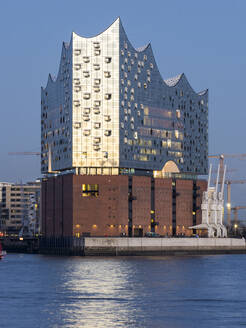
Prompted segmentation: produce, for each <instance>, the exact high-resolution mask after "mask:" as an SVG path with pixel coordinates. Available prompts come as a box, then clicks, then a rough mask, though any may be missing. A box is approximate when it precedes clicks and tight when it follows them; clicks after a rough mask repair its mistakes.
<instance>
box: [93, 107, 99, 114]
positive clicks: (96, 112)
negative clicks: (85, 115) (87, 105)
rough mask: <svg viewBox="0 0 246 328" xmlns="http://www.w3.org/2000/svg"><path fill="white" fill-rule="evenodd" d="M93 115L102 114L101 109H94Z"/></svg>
mask: <svg viewBox="0 0 246 328" xmlns="http://www.w3.org/2000/svg"><path fill="white" fill-rule="evenodd" d="M93 113H94V114H96V115H98V114H100V108H99V107H94V108H93Z"/></svg>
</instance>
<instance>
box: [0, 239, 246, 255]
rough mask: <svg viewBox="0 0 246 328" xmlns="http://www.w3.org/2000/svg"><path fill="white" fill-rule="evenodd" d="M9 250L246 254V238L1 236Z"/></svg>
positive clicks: (77, 253)
mask: <svg viewBox="0 0 246 328" xmlns="http://www.w3.org/2000/svg"><path fill="white" fill-rule="evenodd" d="M1 243H2V245H3V249H5V250H7V252H15V253H16V252H18V253H40V254H54V255H68V256H71V255H73V256H74V255H78V256H138V255H142V256H149V255H151V256H152V255H160V256H165V255H199V254H234V253H235V254H236V253H245V254H246V243H245V239H244V238H241V239H239V238H146V237H145V238H128V237H122V238H119V237H81V238H76V237H59V238H55V237H50V238H41V239H37V238H34V239H25V238H24V240H22V241H21V240H19V239H18V238H17V239H9V238H5V239H1Z"/></svg>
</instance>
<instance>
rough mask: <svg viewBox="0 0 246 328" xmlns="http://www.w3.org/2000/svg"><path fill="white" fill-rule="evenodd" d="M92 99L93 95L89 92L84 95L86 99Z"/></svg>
mask: <svg viewBox="0 0 246 328" xmlns="http://www.w3.org/2000/svg"><path fill="white" fill-rule="evenodd" d="M90 97H91V94H90V93H88V92H86V93H84V95H83V98H84V99H90Z"/></svg>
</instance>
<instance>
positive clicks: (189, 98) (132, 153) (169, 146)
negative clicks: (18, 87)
mask: <svg viewBox="0 0 246 328" xmlns="http://www.w3.org/2000/svg"><path fill="white" fill-rule="evenodd" d="M41 107H42V109H41V152H42V158H41V170H42V173H43V174H46V173H48V172H49V171H53V172H54V171H59V172H63V171H66V170H74V172H75V173H76V174H80V175H121V174H132V175H134V174H136V175H153V176H154V177H166V176H170V174H171V175H172V174H179V175H181V176H185V175H189V176H197V175H203V174H207V166H208V164H207V163H208V159H207V156H208V92H207V90H205V91H203V92H199V93H196V92H195V91H194V90H193V89H192V87H191V86H190V84H189V82H188V81H187V79H186V77H185V75H184V74H180V75H178V76H176V77H173V78H169V79H166V80H163V78H162V76H161V74H160V72H159V70H158V66H157V63H156V62H155V58H154V55H153V51H152V48H151V45H150V44H148V45H146V46H144V47H142V48H138V49H135V48H134V47H133V46H132V44H131V43H130V41H129V40H128V38H127V35H126V33H125V31H124V28H123V26H122V24H121V21H120V19H119V18H118V19H117V20H116V21H115V22H114V23H113V24H112V25H111V26H110V27H109V28H107V29H106V30H105V31H104V32H102V33H100V34H98V35H96V36H94V37H90V38H86V37H82V36H80V35H78V34H76V33H72V37H71V40H70V43H69V44H66V43H63V47H62V54H61V59H60V67H59V72H58V75H57V77H56V78H54V77H52V76H51V75H49V78H48V83H47V86H46V87H45V88H42V91H41Z"/></svg>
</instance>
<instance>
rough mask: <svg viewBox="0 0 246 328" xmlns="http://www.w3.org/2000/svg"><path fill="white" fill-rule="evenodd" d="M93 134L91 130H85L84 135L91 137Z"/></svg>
mask: <svg viewBox="0 0 246 328" xmlns="http://www.w3.org/2000/svg"><path fill="white" fill-rule="evenodd" d="M90 134H91V131H90V130H84V132H83V135H84V136H86V137H87V136H89V135H90Z"/></svg>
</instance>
